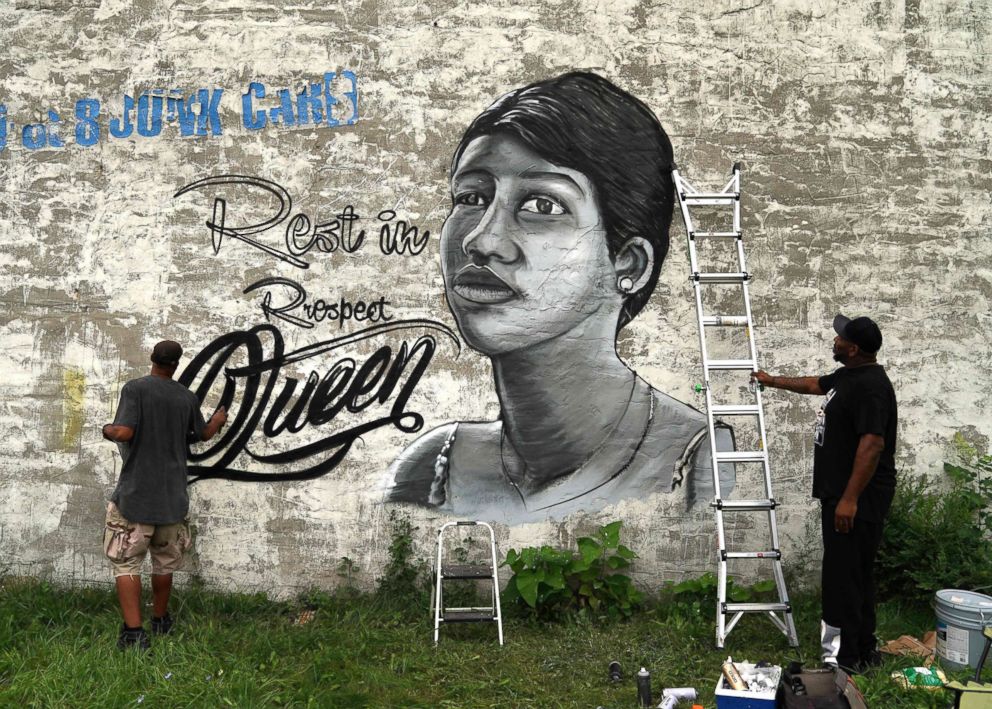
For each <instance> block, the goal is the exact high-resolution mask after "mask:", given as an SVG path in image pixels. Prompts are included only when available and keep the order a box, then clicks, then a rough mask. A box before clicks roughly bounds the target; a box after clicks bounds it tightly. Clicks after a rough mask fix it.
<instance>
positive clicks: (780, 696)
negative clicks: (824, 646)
mask: <svg viewBox="0 0 992 709" xmlns="http://www.w3.org/2000/svg"><path fill="white" fill-rule="evenodd" d="M775 706H776V707H778V708H779V709H868V705H867V704H865V699H864V697H863V696H861V692H859V691H858V688H857V686H856V685H855V684H854V681H853V680H852V679H851V678H850V676H848V674H847V673H846V672H844V670H841V669H831V668H824V669H821V670H804V669H803V667H802V665H800V664H799V663H798V662H793V663H792V664H791V665H789V667H788V669H787V670H786V671H785V672H783V673H782V681H781V682H780V683H779V685H778V692H777V693H776V694H775Z"/></svg>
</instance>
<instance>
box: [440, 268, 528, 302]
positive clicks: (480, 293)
mask: <svg viewBox="0 0 992 709" xmlns="http://www.w3.org/2000/svg"><path fill="white" fill-rule="evenodd" d="M452 290H454V291H455V293H457V294H458V295H459V296H461V297H462V298H464V299H465V300H468V301H470V302H472V303H481V304H484V305H495V304H497V303H505V302H506V301H508V300H513V299H514V298H516V297H517V295H518V294H517V292H516V291H515V290H514V289H513V288H511V287H510V286H509V285H508V284H507V282H506V281H504V280H503V279H502V278H500V277H499V276H497V275H496V274H495V273H493V272H492V271H491V270H490V269H489V267H488V266H481V267H480V266H473V265H468V266H466V267H465V268H463V269H462V270H461V271H460V272H459V273H458V275H456V276H455V282H454V285H453V286H452Z"/></svg>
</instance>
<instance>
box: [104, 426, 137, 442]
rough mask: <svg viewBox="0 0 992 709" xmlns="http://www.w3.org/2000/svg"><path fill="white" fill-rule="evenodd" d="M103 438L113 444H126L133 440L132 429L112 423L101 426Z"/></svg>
mask: <svg viewBox="0 0 992 709" xmlns="http://www.w3.org/2000/svg"><path fill="white" fill-rule="evenodd" d="M103 437H104V438H106V439H107V440H108V441H114V442H115V443H127V442H128V441H130V440H131V439H132V438H134V429H133V428H131V427H130V426H118V425H116V424H113V423H105V424H104V425H103Z"/></svg>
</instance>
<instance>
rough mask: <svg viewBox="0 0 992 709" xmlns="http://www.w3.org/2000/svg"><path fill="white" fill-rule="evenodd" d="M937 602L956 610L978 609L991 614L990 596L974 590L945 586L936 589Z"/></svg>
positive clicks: (991, 601)
mask: <svg viewBox="0 0 992 709" xmlns="http://www.w3.org/2000/svg"><path fill="white" fill-rule="evenodd" d="M937 602H938V603H942V604H944V605H947V606H950V607H952V608H954V609H956V610H970V611H974V610H976V609H977V610H980V611H981V612H982V613H983V615H984V614H985V613H990V614H992V596H986V595H985V594H983V593H975V592H974V591H963V590H961V589H957V588H945V589H943V590H942V591H937Z"/></svg>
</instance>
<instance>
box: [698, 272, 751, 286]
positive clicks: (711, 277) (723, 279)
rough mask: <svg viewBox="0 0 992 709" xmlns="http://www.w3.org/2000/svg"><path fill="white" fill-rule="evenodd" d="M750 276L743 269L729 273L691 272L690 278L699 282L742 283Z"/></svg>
mask: <svg viewBox="0 0 992 709" xmlns="http://www.w3.org/2000/svg"><path fill="white" fill-rule="evenodd" d="M750 278H751V276H750V275H749V274H747V273H745V272H743V271H737V272H731V273H699V272H696V273H693V274H692V279H693V280H694V281H698V282H699V283H724V284H727V283H744V282H746V281H747V280H748V279H750Z"/></svg>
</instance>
